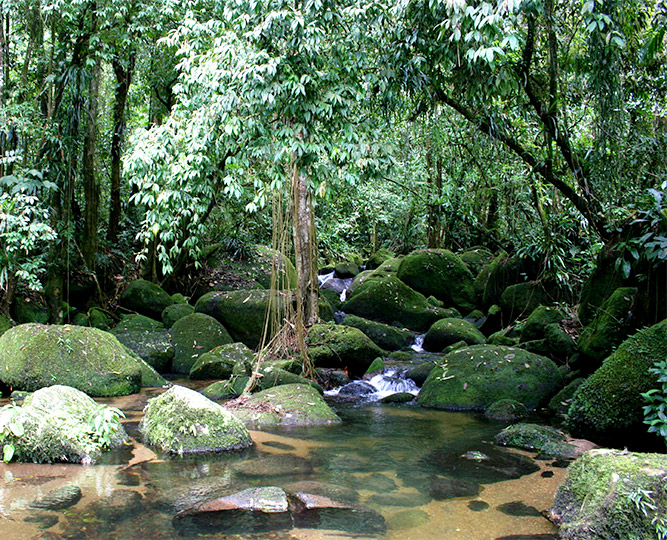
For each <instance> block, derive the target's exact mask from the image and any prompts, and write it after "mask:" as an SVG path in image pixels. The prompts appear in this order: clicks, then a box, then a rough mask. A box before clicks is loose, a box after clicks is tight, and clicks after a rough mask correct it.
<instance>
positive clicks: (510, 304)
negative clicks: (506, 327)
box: [500, 281, 546, 321]
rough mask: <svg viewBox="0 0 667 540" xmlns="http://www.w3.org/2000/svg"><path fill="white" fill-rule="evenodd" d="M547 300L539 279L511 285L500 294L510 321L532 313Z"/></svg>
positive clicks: (501, 305) (504, 310)
mask: <svg viewBox="0 0 667 540" xmlns="http://www.w3.org/2000/svg"><path fill="white" fill-rule="evenodd" d="M545 302H546V295H545V293H544V288H543V287H542V284H541V283H540V282H539V281H526V282H524V283H517V284H515V285H510V286H509V287H507V288H506V289H505V290H504V291H503V294H501V295H500V307H501V308H502V310H503V314H504V315H505V316H506V317H507V318H508V320H509V321H513V320H515V319H517V318H519V317H521V316H526V315H528V314H529V313H532V312H533V311H534V310H535V309H537V308H538V307H539V306H540V304H544V303H545Z"/></svg>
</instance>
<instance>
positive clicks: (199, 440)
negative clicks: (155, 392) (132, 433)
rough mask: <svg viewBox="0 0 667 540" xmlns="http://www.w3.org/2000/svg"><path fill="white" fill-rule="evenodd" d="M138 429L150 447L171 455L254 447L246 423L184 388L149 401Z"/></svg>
mask: <svg viewBox="0 0 667 540" xmlns="http://www.w3.org/2000/svg"><path fill="white" fill-rule="evenodd" d="M139 428H140V430H141V432H142V433H143V435H144V439H145V440H146V442H147V443H148V444H151V445H155V446H157V447H158V448H159V449H160V450H162V451H163V452H166V453H168V454H179V455H183V454H205V453H218V452H229V451H234V450H242V449H244V448H248V447H249V446H251V445H252V439H251V438H250V433H249V432H248V430H247V429H246V427H245V425H244V424H243V422H241V421H240V420H239V419H238V418H236V417H235V416H234V415H233V414H232V413H231V412H229V411H228V410H226V409H223V408H222V407H221V406H220V405H218V404H217V403H215V402H213V401H211V400H210V399H208V398H206V397H204V396H202V395H201V394H200V393H199V392H195V391H194V390H190V389H189V388H185V387H183V386H173V387H172V388H170V389H169V390H167V391H166V392H165V393H164V394H162V395H160V396H158V397H156V398H153V399H151V400H149V401H148V405H147V406H146V412H145V414H144V418H143V419H142V421H141V424H140V425H139Z"/></svg>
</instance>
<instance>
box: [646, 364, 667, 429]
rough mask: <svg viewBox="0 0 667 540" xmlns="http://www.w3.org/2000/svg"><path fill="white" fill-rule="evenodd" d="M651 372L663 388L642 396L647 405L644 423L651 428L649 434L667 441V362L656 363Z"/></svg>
mask: <svg viewBox="0 0 667 540" xmlns="http://www.w3.org/2000/svg"><path fill="white" fill-rule="evenodd" d="M649 371H650V372H651V373H653V374H654V375H655V376H656V377H657V378H658V382H659V383H661V384H662V387H661V388H660V389H658V388H653V389H652V390H649V391H648V392H644V393H643V394H641V396H642V397H643V398H644V401H645V402H646V403H647V405H645V406H644V423H645V424H647V425H648V426H649V428H648V431H649V433H656V434H658V435H659V436H661V437H663V438H664V439H665V441H667V360H662V361H660V362H656V363H655V364H654V366H653V367H652V368H650V369H649Z"/></svg>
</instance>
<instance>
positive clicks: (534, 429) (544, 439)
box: [496, 424, 567, 451]
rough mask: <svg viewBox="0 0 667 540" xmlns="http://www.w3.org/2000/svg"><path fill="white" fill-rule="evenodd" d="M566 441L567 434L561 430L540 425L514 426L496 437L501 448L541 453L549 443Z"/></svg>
mask: <svg viewBox="0 0 667 540" xmlns="http://www.w3.org/2000/svg"><path fill="white" fill-rule="evenodd" d="M566 439H567V437H566V436H565V433H563V432H562V431H561V430H559V429H556V428H553V427H551V426H541V425H539V424H514V425H512V426H508V427H506V428H505V429H503V430H502V431H501V432H500V433H498V435H496V442H497V443H498V444H499V445H500V446H511V447H512V448H520V449H521V450H537V451H540V450H541V449H542V447H543V446H544V445H545V444H547V443H553V442H561V443H562V442H565V441H566Z"/></svg>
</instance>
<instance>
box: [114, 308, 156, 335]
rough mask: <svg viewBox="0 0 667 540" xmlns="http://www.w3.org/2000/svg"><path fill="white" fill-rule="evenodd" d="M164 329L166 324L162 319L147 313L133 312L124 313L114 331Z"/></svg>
mask: <svg viewBox="0 0 667 540" xmlns="http://www.w3.org/2000/svg"><path fill="white" fill-rule="evenodd" d="M162 329H164V325H163V324H162V323H161V322H160V321H157V320H155V319H152V318H150V317H146V316H145V315H139V314H137V313H131V314H128V315H123V316H122V317H121V318H120V321H118V324H117V325H116V326H114V327H113V329H112V332H114V333H116V332H133V331H136V330H144V331H148V332H151V331H153V330H162Z"/></svg>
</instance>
